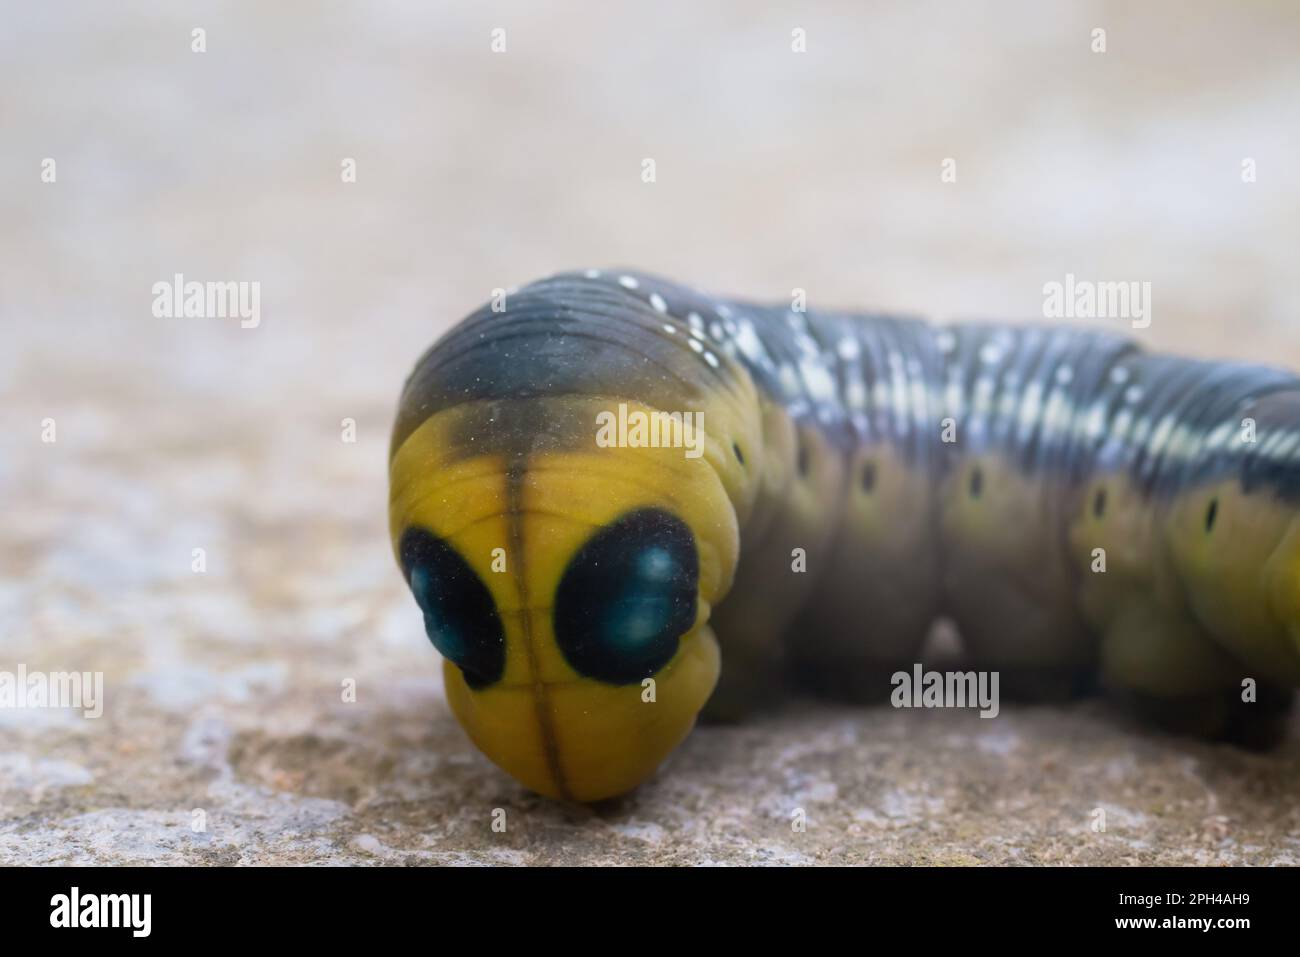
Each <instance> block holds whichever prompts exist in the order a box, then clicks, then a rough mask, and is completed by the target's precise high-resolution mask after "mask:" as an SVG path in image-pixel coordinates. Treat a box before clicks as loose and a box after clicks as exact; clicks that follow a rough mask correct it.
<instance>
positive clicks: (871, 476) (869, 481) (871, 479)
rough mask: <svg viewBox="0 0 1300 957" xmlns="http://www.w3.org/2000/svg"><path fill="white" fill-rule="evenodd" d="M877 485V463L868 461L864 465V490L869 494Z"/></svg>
mask: <svg viewBox="0 0 1300 957" xmlns="http://www.w3.org/2000/svg"><path fill="white" fill-rule="evenodd" d="M875 487H876V463H875V462H868V463H867V464H866V465H864V466H862V491H864V492H866V493H867V494H868V495H870V494H871V491H872V489H874V488H875Z"/></svg>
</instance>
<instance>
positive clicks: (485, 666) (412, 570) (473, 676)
mask: <svg viewBox="0 0 1300 957" xmlns="http://www.w3.org/2000/svg"><path fill="white" fill-rule="evenodd" d="M400 551H401V558H402V569H403V571H405V572H406V580H407V583H408V584H409V585H410V586H411V594H413V595H414V596H415V601H416V604H418V605H419V606H420V610H421V611H423V612H424V631H425V633H426V634H427V635H428V636H429V640H430V641H431V642H433V647H435V648H437V649H438V651H439V652H440V653H441V654H442V656H443V657H444V658H446V659H447V660H449V661H451V662H452V663H453V664H455V665H456V666H457V667H458V668H460V670H461V672H462V673H464V675H465V683H466V684H467V685H469V686H470V687H471V688H475V689H478V688H485V687H487V686H488V685H490V684H493V683H494V682H496V681H499V680H500V679H501V675H502V674H503V673H504V672H505V668H506V638H505V631H504V629H503V628H502V627H501V618H500V616H499V615H498V614H497V610H496V604H495V603H494V602H493V601H492V593H491V592H490V591H488V589H487V586H486V585H484V584H483V582H482V581H480V580H479V577H478V576H477V575H475V574H474V570H473V569H472V568H470V567H469V564H468V563H467V562H466V561H465V559H463V558H461V557H460V555H459V554H457V553H456V551H455V549H453V548H452V547H451V546H450V545H448V544H447V543H446V542H444V541H443V540H442V539H440V538H438V537H437V536H436V535H434V534H432V533H431V532H428V531H426V530H425V529H422V528H410V529H407V530H406V532H405V534H403V535H402V544H401V549H400Z"/></svg>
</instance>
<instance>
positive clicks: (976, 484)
mask: <svg viewBox="0 0 1300 957" xmlns="http://www.w3.org/2000/svg"><path fill="white" fill-rule="evenodd" d="M982 491H984V473H983V472H982V471H981V470H980V469H974V470H973V471H972V472H971V473H970V497H971V498H979V497H980V493H981V492H982Z"/></svg>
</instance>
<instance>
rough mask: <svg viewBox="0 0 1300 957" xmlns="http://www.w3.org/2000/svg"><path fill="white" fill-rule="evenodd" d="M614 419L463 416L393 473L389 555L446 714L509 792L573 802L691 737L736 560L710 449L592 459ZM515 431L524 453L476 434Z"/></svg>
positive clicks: (490, 409) (597, 409) (535, 411)
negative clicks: (507, 780)
mask: <svg viewBox="0 0 1300 957" xmlns="http://www.w3.org/2000/svg"><path fill="white" fill-rule="evenodd" d="M539 404H540V405H541V407H542V408H541V409H540V412H541V414H540V415H539ZM608 407H609V402H608V401H607V400H601V399H595V398H591V397H564V398H546V399H543V398H537V399H532V400H527V401H523V400H520V401H518V402H515V401H496V402H492V403H487V404H482V405H480V404H476V403H469V404H466V405H462V406H459V407H457V408H455V409H450V410H447V411H444V412H441V413H438V414H436V415H434V416H432V417H430V418H429V419H428V420H426V421H425V422H424V423H423V424H422V425H421V426H420V427H419V428H418V429H416V430H415V431H414V432H413V433H412V434H411V435H410V436H409V437H407V438H406V439H405V440H404V441H403V442H402V443H401V445H400V446H399V447H398V448H397V449H396V451H395V453H394V455H393V458H392V462H391V480H392V481H391V484H392V494H391V500H390V522H391V531H392V536H393V542H394V545H395V549H396V552H397V558H398V561H399V563H400V564H401V567H402V571H403V574H404V575H405V577H406V580H407V582H408V584H409V586H410V589H411V592H412V594H413V595H414V597H415V600H416V602H417V604H418V605H419V607H420V609H421V611H422V613H423V616H424V624H425V629H426V631H427V633H428V636H429V639H430V640H431V641H432V643H433V645H434V646H435V647H436V648H437V650H438V651H439V652H441V653H442V655H443V657H444V659H445V661H444V663H443V676H444V684H445V687H446V691H447V698H448V701H449V703H450V705H451V708H452V711H453V712H454V713H455V715H456V717H457V719H458V720H459V721H460V723H461V725H462V726H463V727H464V728H465V730H466V731H467V732H468V734H469V736H470V738H471V739H472V740H473V741H474V743H475V744H476V745H477V746H478V747H479V749H480V750H482V751H483V752H484V753H485V754H486V755H487V756H488V757H489V758H491V759H492V760H493V761H494V762H495V763H496V764H498V765H499V766H500V767H502V768H504V769H505V770H506V771H508V772H509V773H510V774H512V775H513V776H514V777H515V778H516V779H518V780H519V781H520V782H521V783H523V784H524V785H526V786H527V787H529V788H531V789H532V790H534V791H537V792H539V793H542V794H545V795H548V796H552V797H560V798H569V799H575V800H579V801H593V800H599V799H602V798H607V797H611V796H614V795H618V794H621V793H624V792H626V791H628V790H631V789H632V788H633V787H635V786H636V785H637V784H638V783H640V782H641V781H642V780H644V779H645V778H646V777H647V776H649V775H650V774H651V773H652V772H653V771H654V770H655V768H656V767H657V766H658V765H659V764H660V762H661V761H662V760H663V759H664V758H665V757H666V756H667V755H668V754H669V753H670V752H671V751H672V750H673V749H674V748H675V747H676V746H677V745H678V744H679V743H680V742H681V741H682V739H683V738H684V737H685V736H686V735H687V733H688V732H689V731H690V730H691V728H692V726H693V725H694V722H695V719H696V715H697V714H698V713H699V711H700V709H701V708H702V707H703V706H704V704H705V702H706V701H707V699H708V697H709V695H710V694H711V693H712V690H713V687H714V685H715V683H716V681H717V677H718V672H719V653H718V647H717V643H716V641H715V640H714V637H713V633H712V632H711V631H710V629H709V627H708V624H707V622H708V618H709V612H710V609H711V607H712V605H713V603H714V602H716V601H717V600H718V599H719V598H720V597H721V595H722V594H723V593H724V592H725V590H726V589H727V587H728V586H729V584H730V579H731V575H732V573H733V570H734V568H735V564H736V553H737V548H738V533H737V524H736V514H735V509H734V508H733V507H732V504H731V502H730V500H729V498H728V493H727V490H726V488H725V487H724V485H723V482H722V480H720V478H719V474H718V472H717V471H716V469H715V468H714V467H713V465H711V464H710V462H709V456H716V455H718V454H720V450H719V449H712V450H711V451H709V452H708V454H707V455H702V456H700V457H698V458H689V457H687V456H686V455H684V454H683V449H681V448H626V447H610V448H603V447H600V446H598V445H597V444H596V443H595V442H594V441H592V438H591V436H592V433H593V431H594V429H595V427H596V426H595V422H596V419H597V416H598V415H599V414H600V413H601V412H602V411H605V410H606V409H608ZM637 408H639V407H637ZM644 411H648V410H644ZM512 423H513V425H514V426H516V427H518V428H521V429H522V428H527V429H528V430H529V434H530V435H531V436H532V437H533V438H534V440H535V441H533V442H531V444H530V446H529V448H528V451H527V452H526V454H519V453H518V452H517V451H510V450H505V449H504V448H502V449H500V450H498V449H497V448H495V447H494V446H493V444H492V443H491V442H490V441H484V439H483V437H485V436H489V435H491V434H493V430H494V429H495V430H496V432H497V433H498V434H499V433H500V432H501V430H502V429H503V428H506V429H508V428H510V427H511V424H512ZM577 423H582V425H581V429H580V434H581V435H582V437H583V438H582V440H578V439H576V438H575V436H576V435H577V434H579V431H575V430H577V429H578V426H577ZM467 436H474V437H476V439H477V440H478V441H477V442H476V443H470V442H468V441H467V440H466V437H467ZM729 448H730V446H728V449H729Z"/></svg>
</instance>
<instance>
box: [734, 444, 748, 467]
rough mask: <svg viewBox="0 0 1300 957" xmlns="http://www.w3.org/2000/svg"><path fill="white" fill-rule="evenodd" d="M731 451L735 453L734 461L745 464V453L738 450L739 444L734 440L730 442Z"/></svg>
mask: <svg viewBox="0 0 1300 957" xmlns="http://www.w3.org/2000/svg"><path fill="white" fill-rule="evenodd" d="M731 451H732V452H734V453H735V455H736V461H737V462H739V463H740V464H741V465H744V464H745V453H744V452H742V451H740V446H739V445H738V444H737V443H735V442H732V443H731Z"/></svg>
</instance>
